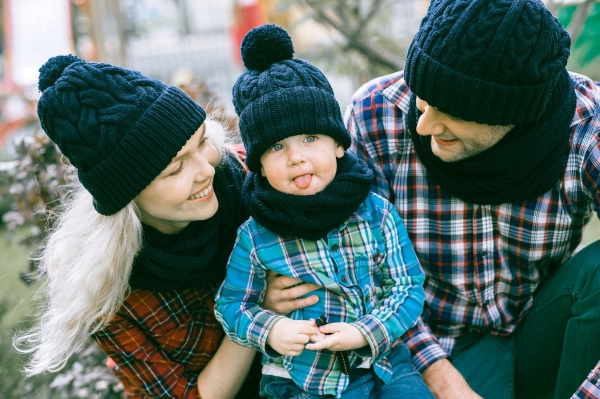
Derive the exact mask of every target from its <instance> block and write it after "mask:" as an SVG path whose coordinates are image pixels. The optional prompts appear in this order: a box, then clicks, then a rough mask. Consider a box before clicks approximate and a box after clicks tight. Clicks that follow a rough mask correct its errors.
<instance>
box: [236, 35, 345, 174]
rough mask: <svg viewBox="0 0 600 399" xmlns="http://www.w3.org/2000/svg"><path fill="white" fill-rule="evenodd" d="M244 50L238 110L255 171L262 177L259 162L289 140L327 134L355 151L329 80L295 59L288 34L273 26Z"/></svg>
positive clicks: (249, 38) (248, 158) (246, 42)
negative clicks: (263, 156)
mask: <svg viewBox="0 0 600 399" xmlns="http://www.w3.org/2000/svg"><path fill="white" fill-rule="evenodd" d="M241 50H242V60H243V61H244V65H245V66H246V68H247V69H248V71H246V72H244V73H243V74H242V75H241V76H240V77H239V78H238V80H237V81H236V82H235V85H234V86H233V105H234V106H235V112H236V113H237V114H238V116H239V117H240V118H239V128H240V133H241V136H242V140H243V141H244V146H245V147H246V152H247V153H246V163H247V165H248V168H249V169H250V170H251V171H253V172H259V171H260V157H261V156H262V155H263V154H264V153H265V151H267V150H268V149H269V148H270V147H271V146H272V145H273V144H275V143H277V142H278V141H280V140H283V139H285V138H287V137H291V136H296V135H299V134H323V135H327V136H331V137H332V138H333V139H334V140H336V141H337V142H338V143H339V144H341V145H342V146H344V148H348V147H349V146H350V136H349V135H348V132H347V131H346V128H345V127H344V122H343V120H342V114H341V112H340V106H339V104H338V102H337V101H336V99H335V97H334V95H333V90H332V89H331V86H330V85H329V82H328V81H327V78H325V76H324V75H323V73H322V72H321V71H320V70H319V69H318V68H316V67H315V66H314V65H311V64H309V63H308V62H306V61H303V60H299V59H294V58H293V54H294V47H293V45H292V39H291V38H290V36H289V35H288V34H287V32H286V31H285V30H283V29H282V28H280V27H278V26H276V25H271V24H268V25H262V26H259V27H258V28H254V29H252V30H251V31H250V32H248V33H247V34H246V36H245V37H244V40H243V41H242V48H241Z"/></svg>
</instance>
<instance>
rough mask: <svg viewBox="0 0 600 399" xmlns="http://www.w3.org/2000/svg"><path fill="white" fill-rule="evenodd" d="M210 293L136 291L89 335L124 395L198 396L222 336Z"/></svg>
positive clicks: (140, 397)
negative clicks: (112, 367)
mask: <svg viewBox="0 0 600 399" xmlns="http://www.w3.org/2000/svg"><path fill="white" fill-rule="evenodd" d="M213 307H214V300H213V291H212V290H209V289H202V290H184V291H175V292H167V293H157V292H152V291H146V290H135V291H133V292H131V294H129V296H128V297H127V298H126V299H125V302H124V303H123V305H122V306H121V307H120V309H119V310H118V312H117V314H116V315H115V316H114V318H113V320H112V321H111V322H110V323H109V324H108V326H106V328H104V329H103V330H101V331H99V332H98V333H96V334H95V335H94V338H95V339H96V342H98V344H99V345H100V347H101V348H102V349H103V350H104V352H106V354H107V355H108V356H110V358H111V359H112V360H113V361H114V362H115V363H116V365H117V366H118V369H116V370H115V371H116V374H117V376H119V378H120V380H121V382H122V383H123V385H124V386H125V397H126V398H130V399H143V398H180V399H188V398H199V395H198V389H197V386H196V384H197V379H198V375H199V374H200V372H201V371H202V369H203V368H204V367H205V366H206V364H207V363H208V362H209V360H210V359H211V358H212V357H213V355H214V353H215V352H216V351H217V348H218V347H219V345H220V343H221V340H222V338H223V336H224V334H223V330H222V328H221V325H220V324H219V323H218V322H217V320H216V319H215V316H214V312H213Z"/></svg>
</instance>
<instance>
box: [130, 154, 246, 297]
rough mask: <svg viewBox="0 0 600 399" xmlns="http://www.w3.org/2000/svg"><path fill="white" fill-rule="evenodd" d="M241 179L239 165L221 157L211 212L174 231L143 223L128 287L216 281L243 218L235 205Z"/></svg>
mask: <svg viewBox="0 0 600 399" xmlns="http://www.w3.org/2000/svg"><path fill="white" fill-rule="evenodd" d="M243 179H244V170H243V168H242V166H241V165H240V163H239V162H238V161H237V160H236V159H235V158H234V157H233V156H231V155H226V156H225V159H224V161H223V162H222V163H221V164H220V165H219V166H218V167H217V170H216V173H215V178H214V181H213V189H214V190H215V194H216V196H217V199H218V201H219V208H218V210H217V212H216V213H215V215H214V216H212V217H211V218H210V219H206V220H199V221H194V222H191V223H190V224H189V225H188V226H187V227H186V228H185V229H183V231H181V232H180V233H179V234H163V233H161V232H159V231H158V230H156V229H154V228H152V227H150V226H148V225H146V224H143V228H144V243H143V247H142V249H141V251H140V252H139V253H138V255H137V257H136V259H135V261H134V264H133V270H132V272H131V276H130V278H129V285H130V286H131V287H132V288H137V289H147V290H152V291H162V292H165V291H173V290H182V289H188V288H192V289H199V288H202V287H204V286H207V285H211V284H213V285H214V284H218V283H220V282H221V280H222V279H223V278H224V277H225V268H226V266H227V260H228V259H229V255H230V254H231V250H232V249H233V244H234V242H235V237H236V232H237V228H238V227H239V226H240V225H241V224H242V223H243V222H244V221H245V220H246V219H247V217H248V214H247V213H246V212H245V211H244V209H243V207H242V206H241V203H242V202H241V186H242V181H243Z"/></svg>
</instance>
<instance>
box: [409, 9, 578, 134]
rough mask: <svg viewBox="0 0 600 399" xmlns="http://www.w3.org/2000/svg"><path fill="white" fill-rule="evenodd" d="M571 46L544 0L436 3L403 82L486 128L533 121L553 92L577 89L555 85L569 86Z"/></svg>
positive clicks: (424, 23)
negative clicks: (562, 89)
mask: <svg viewBox="0 0 600 399" xmlns="http://www.w3.org/2000/svg"><path fill="white" fill-rule="evenodd" d="M570 44H571V39H570V37H569V35H568V33H567V32H566V31H565V29H564V28H563V27H562V26H561V24H560V23H559V22H558V20H557V19H556V18H555V17H554V16H553V15H552V14H551V13H550V11H548V9H547V8H546V6H545V5H544V4H543V3H542V1H540V0H432V1H431V4H430V6H429V9H428V11H427V14H426V15H425V17H424V18H423V20H422V21H421V26H420V28H419V31H418V32H417V34H416V35H415V36H414V39H413V41H412V44H411V46H410V48H409V50H408V54H407V57H406V66H405V69H404V77H405V79H406V82H407V84H408V86H409V87H410V89H411V91H412V92H413V93H415V94H416V95H417V96H419V97H420V98H421V99H423V100H425V101H427V103H429V105H431V106H434V107H436V108H438V109H439V110H440V111H442V112H445V113H447V114H449V115H452V116H455V117H458V118H462V119H464V120H467V121H473V122H478V123H484V124H488V125H505V126H506V125H513V124H514V125H519V124H525V123H530V122H536V121H538V120H540V118H541V116H542V114H543V113H544V110H545V109H546V106H547V104H548V102H549V99H550V98H551V93H552V91H553V90H555V89H556V90H560V89H559V88H564V87H567V86H571V90H572V85H570V84H557V82H558V80H559V79H567V80H568V79H569V78H568V75H567V73H565V66H566V64H567V58H568V57H569V53H570V51H569V47H570ZM565 96H566V94H565ZM569 111H570V110H569Z"/></svg>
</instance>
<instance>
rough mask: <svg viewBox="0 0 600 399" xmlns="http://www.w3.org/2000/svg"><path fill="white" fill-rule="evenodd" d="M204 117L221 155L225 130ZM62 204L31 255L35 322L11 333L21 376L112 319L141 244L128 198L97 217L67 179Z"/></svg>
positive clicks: (47, 365) (60, 362) (63, 355)
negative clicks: (24, 358) (23, 359)
mask: <svg viewBox="0 0 600 399" xmlns="http://www.w3.org/2000/svg"><path fill="white" fill-rule="evenodd" d="M205 123H206V135H207V136H208V137H209V139H210V141H211V143H213V144H214V146H215V147H216V148H217V151H218V152H219V158H220V159H221V158H222V154H223V151H226V150H227V149H228V145H227V144H226V143H225V141H226V135H227V132H226V131H225V129H224V127H223V126H222V124H221V123H219V122H217V121H215V120H213V119H212V118H211V117H210V116H209V117H208V118H207V119H206V121H205ZM65 202H66V205H64V210H63V211H62V213H60V212H59V213H58V214H57V216H56V223H55V224H54V227H53V228H52V229H51V230H50V231H49V232H48V235H47V238H46V240H45V242H44V244H43V246H42V247H41V248H40V252H39V253H40V256H39V258H38V259H37V260H38V261H39V271H40V274H41V275H45V279H44V282H43V285H42V288H41V289H40V291H39V292H38V295H37V296H38V297H41V298H42V299H43V300H45V306H44V308H43V310H42V312H41V317H40V321H39V324H38V325H36V326H35V327H33V328H31V329H30V330H28V331H25V332H22V333H21V334H20V335H17V336H15V338H14V339H13V346H14V347H15V349H16V350H17V351H18V352H20V353H27V354H30V355H31V356H30V358H29V360H28V363H27V364H26V365H25V367H24V368H23V373H24V374H25V375H26V376H32V375H36V374H40V373H43V372H45V371H50V372H55V371H58V370H60V369H62V368H63V367H64V366H65V364H66V363H67V361H68V359H69V357H70V356H71V355H72V354H73V353H74V352H75V351H76V350H77V349H79V348H80V347H81V346H82V345H83V344H84V343H85V341H86V340H87V338H88V337H89V336H90V335H91V334H93V333H95V332H97V331H99V330H101V329H102V328H104V327H105V326H106V325H107V324H108V323H109V322H110V321H111V320H112V318H113V316H114V315H115V313H116V311H117V310H118V309H119V307H120V306H121V305H122V303H123V301H124V299H125V298H126V296H127V295H128V293H129V285H128V281H129V276H130V274H131V268H132V265H133V261H134V258H135V256H136V255H137V253H138V252H139V251H140V248H141V246H142V223H141V218H140V212H139V209H138V207H137V206H136V204H135V203H134V201H131V202H130V203H129V204H128V205H127V206H126V207H125V208H123V209H121V210H120V211H119V212H117V213H116V214H114V215H110V216H104V215H101V214H99V213H98V212H97V211H96V210H95V209H94V206H93V198H92V196H91V194H90V193H89V192H88V191H87V190H86V189H85V188H84V187H83V186H82V185H81V184H80V183H79V182H78V181H76V179H75V181H74V182H73V183H72V188H71V190H70V192H69V194H68V197H67V198H66V201H65Z"/></svg>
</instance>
